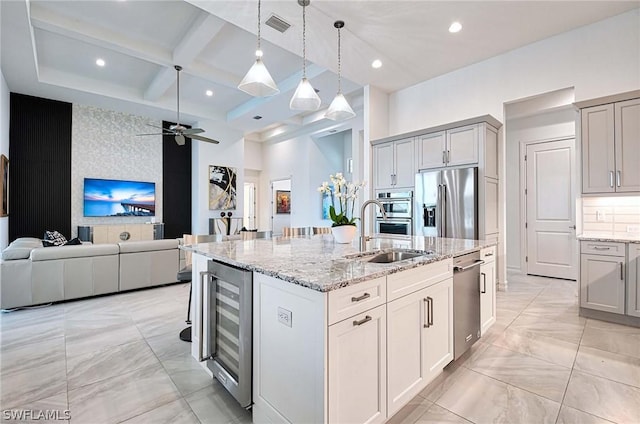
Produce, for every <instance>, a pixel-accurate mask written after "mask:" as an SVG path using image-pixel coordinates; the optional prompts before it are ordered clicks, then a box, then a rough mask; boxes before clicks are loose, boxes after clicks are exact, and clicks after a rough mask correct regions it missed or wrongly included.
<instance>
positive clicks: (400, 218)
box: [375, 191, 413, 235]
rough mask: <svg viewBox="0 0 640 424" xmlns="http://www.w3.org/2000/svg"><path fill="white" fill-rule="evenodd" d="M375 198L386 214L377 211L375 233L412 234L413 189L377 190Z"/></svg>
mask: <svg viewBox="0 0 640 424" xmlns="http://www.w3.org/2000/svg"><path fill="white" fill-rule="evenodd" d="M376 199H377V200H378V201H380V203H382V206H383V208H384V211H385V212H386V214H387V218H386V219H385V218H384V217H383V216H382V213H381V212H380V211H378V212H377V215H376V220H375V222H376V228H375V232H376V233H382V234H400V235H413V216H412V212H413V191H385V192H377V193H376Z"/></svg>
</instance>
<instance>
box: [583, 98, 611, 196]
mask: <svg viewBox="0 0 640 424" xmlns="http://www.w3.org/2000/svg"><path fill="white" fill-rule="evenodd" d="M580 113H581V117H582V192H583V193H612V192H614V191H615V188H614V181H615V175H614V174H615V156H614V121H613V104H608V105H603V106H594V107H589V108H584V109H582V110H581V112H580Z"/></svg>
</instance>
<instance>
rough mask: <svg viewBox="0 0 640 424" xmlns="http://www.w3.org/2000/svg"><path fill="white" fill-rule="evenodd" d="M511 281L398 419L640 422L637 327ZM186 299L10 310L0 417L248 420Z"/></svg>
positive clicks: (539, 282) (547, 288)
mask: <svg viewBox="0 0 640 424" xmlns="http://www.w3.org/2000/svg"><path fill="white" fill-rule="evenodd" d="M509 277H510V278H509V289H508V291H501V292H498V295H497V297H498V321H497V322H496V324H494V326H493V327H492V329H491V330H490V331H489V333H488V334H487V335H485V336H483V338H482V339H481V341H480V342H478V343H476V344H475V345H474V346H473V348H472V350H471V351H470V352H469V353H468V354H466V355H465V356H463V358H461V359H460V360H458V361H456V362H455V363H453V364H450V365H449V366H448V367H447V368H446V369H445V371H444V372H443V374H442V375H441V376H440V377H438V378H437V379H436V381H434V382H433V383H432V384H430V385H429V387H427V388H426V389H425V390H424V391H422V392H421V393H420V395H418V396H416V398H415V399H413V400H412V401H411V402H410V403H409V405H407V406H406V407H405V408H403V409H402V410H401V411H400V412H398V414H396V415H395V416H394V417H393V418H392V419H391V420H390V423H393V424H399V423H402V424H413V423H419V424H425V423H469V422H472V423H478V424H480V423H527V424H528V423H532V424H534V423H536V424H537V423H580V424H586V423H609V422H615V423H640V329H634V328H631V327H624V326H619V325H615V324H608V323H604V322H600V321H595V320H588V319H584V318H580V317H578V306H577V299H578V298H577V295H578V292H577V286H576V283H575V282H568V281H562V280H552V279H545V278H539V277H527V276H522V275H510V276H509ZM188 296H189V285H188V284H179V285H172V286H167V287H162V288H155V289H151V290H145V291H139V292H133V293H126V294H118V295H113V296H107V297H101V298H96V299H89V300H82V301H77V302H69V303H65V304H58V305H53V306H50V307H45V308H40V309H30V310H23V311H18V312H13V313H8V314H7V313H4V314H1V315H0V328H1V332H0V409H1V410H7V409H13V410H15V409H31V410H41V409H42V410H45V409H59V410H65V409H68V410H70V413H71V419H70V422H71V423H82V424H85V423H89V424H92V423H128V424H130V423H153V424H156V423H198V422H202V423H249V422H251V415H250V413H249V412H247V411H245V410H243V409H242V408H240V407H239V406H238V405H237V404H236V403H235V401H234V400H233V398H231V396H230V395H229V394H228V393H227V392H226V391H225V390H224V389H223V388H222V387H221V386H220V385H219V384H217V383H216V382H215V380H213V381H212V380H211V379H210V378H209V377H208V375H207V374H206V373H205V372H204V371H203V370H202V369H201V368H200V366H199V364H197V363H196V361H195V360H193V359H192V358H191V356H190V355H189V344H188V343H184V342H181V341H180V340H179V339H178V337H177V334H178V332H179V331H180V330H181V329H182V328H183V327H184V326H185V324H184V315H185V305H186V302H187V299H188ZM1 418H4V417H1ZM13 422H15V421H13ZM34 422H38V423H41V422H46V421H42V420H40V421H34ZM52 422H61V421H52Z"/></svg>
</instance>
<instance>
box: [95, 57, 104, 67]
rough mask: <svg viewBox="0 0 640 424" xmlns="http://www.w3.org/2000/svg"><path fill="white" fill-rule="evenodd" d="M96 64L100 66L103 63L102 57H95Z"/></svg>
mask: <svg viewBox="0 0 640 424" xmlns="http://www.w3.org/2000/svg"><path fill="white" fill-rule="evenodd" d="M96 65H98V66H100V67H102V66H104V65H105V61H104V59H96Z"/></svg>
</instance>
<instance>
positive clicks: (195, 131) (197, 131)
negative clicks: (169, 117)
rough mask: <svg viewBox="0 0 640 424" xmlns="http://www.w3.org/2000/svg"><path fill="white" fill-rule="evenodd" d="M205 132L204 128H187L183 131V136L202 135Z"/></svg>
mask: <svg viewBox="0 0 640 424" xmlns="http://www.w3.org/2000/svg"><path fill="white" fill-rule="evenodd" d="M203 132H204V130H203V129H202V128H185V129H184V130H182V134H185V135H188V134H200V133H203Z"/></svg>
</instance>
